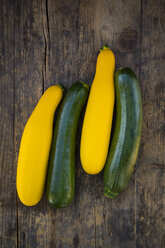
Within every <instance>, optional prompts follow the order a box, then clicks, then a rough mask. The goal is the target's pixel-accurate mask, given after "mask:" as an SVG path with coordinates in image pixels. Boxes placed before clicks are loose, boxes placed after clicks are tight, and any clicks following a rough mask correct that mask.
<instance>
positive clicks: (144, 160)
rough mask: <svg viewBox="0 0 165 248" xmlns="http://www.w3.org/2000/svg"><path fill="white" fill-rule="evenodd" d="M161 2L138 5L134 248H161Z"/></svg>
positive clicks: (164, 8)
mask: <svg viewBox="0 0 165 248" xmlns="http://www.w3.org/2000/svg"><path fill="white" fill-rule="evenodd" d="M164 13H165V5H164V1H162V0H159V1H154V0H152V1H143V2H142V20H141V27H142V36H141V59H140V82H141V88H142V99H143V136H142V144H141V150H140V156H139V162H138V168H137V187H136V188H137V203H136V204H137V211H136V213H137V225H136V229H137V240H136V247H138V248H141V247H150V248H152V247H165V211H164V210H165V201H164V199H165V143H164V137H165V126H164V113H165V105H164V103H165V98H164V78H165V73H164V55H165V50H164V48H165V47H164V40H165V33H164V30H165V14H164Z"/></svg>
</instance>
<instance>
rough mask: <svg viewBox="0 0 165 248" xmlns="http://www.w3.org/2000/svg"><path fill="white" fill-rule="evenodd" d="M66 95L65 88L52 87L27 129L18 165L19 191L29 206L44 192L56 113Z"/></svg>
mask: <svg viewBox="0 0 165 248" xmlns="http://www.w3.org/2000/svg"><path fill="white" fill-rule="evenodd" d="M62 95H63V88H62V86H61V85H55V86H51V87H50V88H48V89H47V90H46V91H45V93H44V94H43V96H42V97H41V99H40V100H39V102H38V104H37V106H36V107H35V109H34V111H33V113H32V114H31V116H30V118H29V120H28V121H27V124H26V126H25V129H24V132H23V135H22V139H21V144H20V150H19V156H18V166H17V180H16V181H17V182H16V184H17V192H18V196H19V199H20V200H21V202H22V203H23V204H24V205H26V206H33V205H35V204H37V203H38V202H39V201H40V199H41V197H42V195H43V191H44V186H45V179H46V173H47V164H48V159H49V152H50V146H51V139H52V131H53V119H54V112H55V110H56V107H57V106H58V104H59V102H60V100H61V98H62Z"/></svg>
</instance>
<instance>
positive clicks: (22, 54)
mask: <svg viewBox="0 0 165 248" xmlns="http://www.w3.org/2000/svg"><path fill="white" fill-rule="evenodd" d="M13 14H14V18H15V22H14V26H15V34H14V37H15V53H14V60H15V145H16V157H17V158H18V151H19V145H20V141H21V136H22V132H23V129H24V126H25V124H26V122H27V120H28V118H29V116H30V114H31V113H32V111H33V109H34V107H35V106H36V104H37V102H38V100H39V98H40V97H41V95H42V92H43V88H44V68H45V39H44V26H43V19H44V16H43V15H44V13H43V11H42V2H41V1H40V0H38V1H33V0H31V1H16V2H15V5H14V11H13ZM14 175H15V173H14ZM14 175H13V176H14ZM45 221H46V219H45V210H44V205H43V202H41V203H40V204H38V206H36V207H31V208H30V207H26V206H24V205H23V204H22V203H21V202H20V201H19V200H18V247H29V248H33V247H35V248H36V247H49V246H47V245H46V244H47V243H46V241H47V238H48V235H47V234H48V233H49V232H47V231H46V228H45Z"/></svg>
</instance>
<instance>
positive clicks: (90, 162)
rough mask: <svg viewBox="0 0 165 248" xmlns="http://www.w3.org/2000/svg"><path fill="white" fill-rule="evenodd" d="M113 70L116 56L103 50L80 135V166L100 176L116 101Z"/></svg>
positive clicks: (107, 49)
mask: <svg viewBox="0 0 165 248" xmlns="http://www.w3.org/2000/svg"><path fill="white" fill-rule="evenodd" d="M114 70H115V58H114V54H113V52H112V51H111V50H110V49H109V48H108V47H107V46H103V48H102V49H100V53H99V55H98V59H97V65H96V73H95V77H94V80H93V83H92V86H91V91H90V95H89V99H88V103H87V108H86V112H85V117H84V122H83V127H82V135H81V147H80V157H81V164H82V167H83V169H84V170H85V171H86V172H87V173H88V174H98V173H99V172H100V171H101V170H102V169H103V167H104V165H105V162H106V157H107V153H108V147H109V140H110V133H111V125H112V117H113V108H114V100H115V93H114Z"/></svg>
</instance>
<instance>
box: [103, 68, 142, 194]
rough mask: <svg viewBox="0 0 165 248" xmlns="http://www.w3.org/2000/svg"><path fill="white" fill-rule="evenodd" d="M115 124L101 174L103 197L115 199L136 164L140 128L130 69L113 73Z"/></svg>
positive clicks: (134, 81)
mask: <svg viewBox="0 0 165 248" xmlns="http://www.w3.org/2000/svg"><path fill="white" fill-rule="evenodd" d="M115 92H116V93H115V94H116V123H115V129H114V134H113V137H112V141H111V145H110V149H109V153H108V157H107V161H106V164H105V168H104V172H103V181H104V195H105V196H107V197H109V198H114V197H115V196H117V195H118V194H119V193H120V192H122V191H123V190H124V189H125V188H126V186H127V185H128V183H129V181H130V178H131V175H132V173H133V170H134V165H135V163H136V159H137V155H138V150H139V145H140V139H141V129H142V103H141V93H140V87H139V83H138V80H137V78H136V75H135V74H134V72H133V71H132V70H131V69H129V68H122V69H119V70H118V71H117V72H116V73H115Z"/></svg>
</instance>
